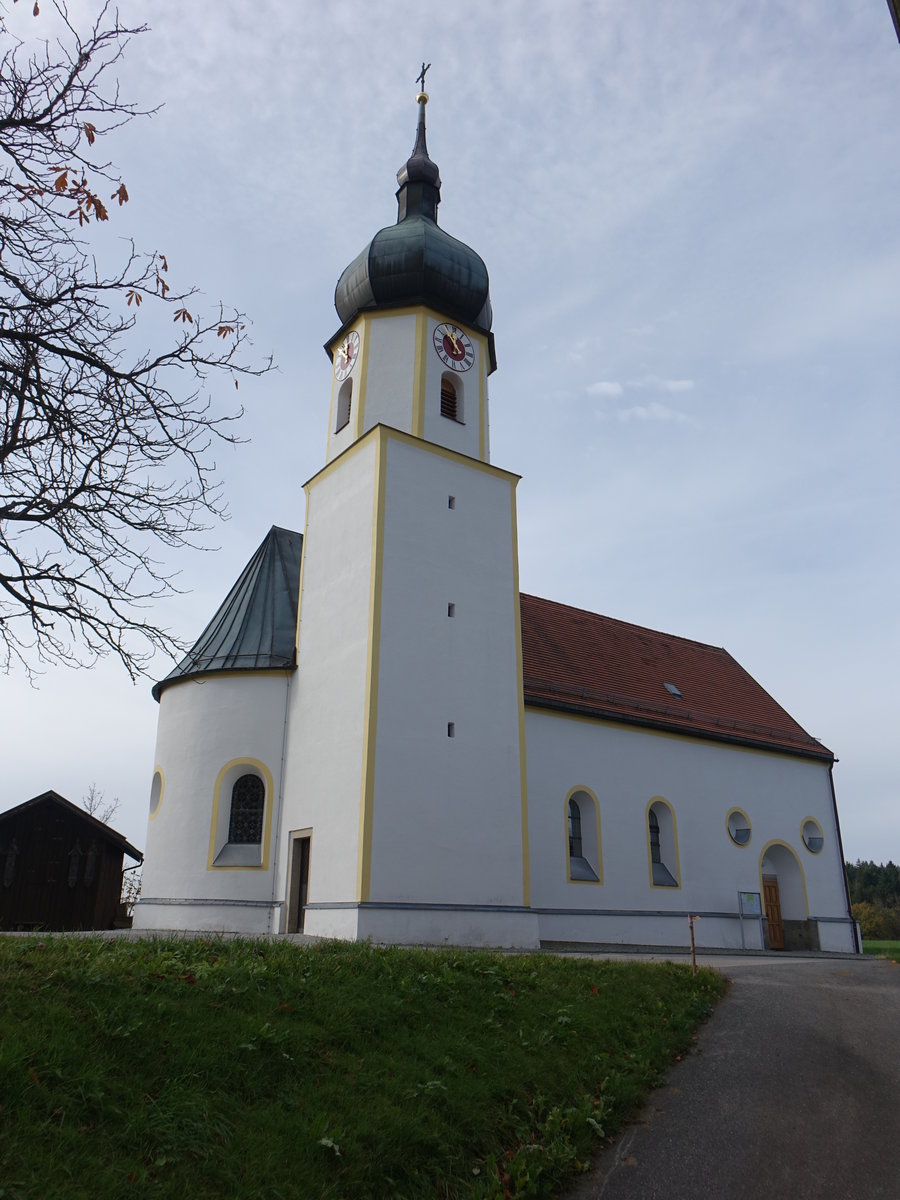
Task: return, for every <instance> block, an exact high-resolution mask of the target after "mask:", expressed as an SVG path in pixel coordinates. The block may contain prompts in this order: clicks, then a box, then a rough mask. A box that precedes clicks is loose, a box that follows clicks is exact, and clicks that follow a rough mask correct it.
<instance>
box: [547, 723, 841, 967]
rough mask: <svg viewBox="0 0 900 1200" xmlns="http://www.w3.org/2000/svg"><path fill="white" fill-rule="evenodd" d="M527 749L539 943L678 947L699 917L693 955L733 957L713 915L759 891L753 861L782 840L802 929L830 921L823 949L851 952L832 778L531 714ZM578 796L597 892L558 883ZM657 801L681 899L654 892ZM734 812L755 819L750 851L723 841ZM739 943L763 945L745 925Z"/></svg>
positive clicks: (819, 769) (726, 751)
mask: <svg viewBox="0 0 900 1200" xmlns="http://www.w3.org/2000/svg"><path fill="white" fill-rule="evenodd" d="M526 741H527V752H528V811H529V821H530V845H531V848H532V854H531V884H532V889H531V892H532V904H533V905H534V906H535V907H536V908H538V909H540V910H542V911H541V916H540V923H541V936H542V938H544V939H545V940H547V939H549V940H554V941H568V940H573V941H596V942H619V941H621V942H633V943H637V944H646V945H685V944H686V943H687V942H688V939H689V934H688V926H687V919H686V916H685V915H684V914H687V913H688V912H694V913H702V914H707V915H706V916H704V917H703V918H702V919H701V921H699V922H698V923H697V924H696V927H695V935H696V938H697V942H698V944H699V945H701V946H702V945H707V946H729V947H739V946H740V944H741V939H740V926H739V924H738V921H737V920H736V919H730V918H728V917H726V916H717V915H715V914H729V913H733V914H736V913H737V908H738V902H737V893H738V890H742V891H749V892H760V891H761V889H762V885H761V882H760V857H761V854H762V851H763V849H764V847H765V846H766V844H767V843H769V842H771V841H773V840H777V841H783V842H785V843H787V844H788V845H789V846H791V847H792V848H793V850H794V851H795V853H796V855H797V858H798V860H799V862H800V865H801V867H802V870H803V875H804V878H805V883H806V892H807V896H808V900H809V915H810V917H813V918H820V919H821V918H829V919H831V920H829V921H822V920H820V923H819V934H820V941H821V943H822V948H823V949H832V950H837V949H841V950H852V949H853V948H854V946H853V942H852V935H851V929H850V926H849V924H847V923H846V922H845V921H844V923H840V922H841V921H842V920H843V919H845V918H846V916H847V911H846V899H845V895H844V888H843V865H842V862H841V856H840V848H839V842H838V836H837V829H836V827H835V819H834V810H833V805H832V797H831V788H830V780H829V769H828V766H827V764H822V763H817V762H814V761H811V760H808V759H801V758H798V757H791V756H788V755H780V754H773V753H767V752H760V751H754V750H749V749H743V748H740V747H734V746H728V745H725V744H719V743H715V742H704V741H701V740H699V739H692V738H686V737H680V736H672V735H662V734H657V733H653V732H650V731H643V730H640V729H637V728H634V727H631V728H629V727H628V726H624V725H619V724H616V723H613V722H604V721H594V720H585V719H581V718H577V717H571V716H566V715H555V714H552V713H549V712H547V711H545V710H539V709H534V708H528V709H526ZM579 786H580V787H586V788H590V789H591V790H592V791H593V792H594V793H595V794H596V796H597V799H598V801H599V811H600V821H601V832H602V845H603V883H602V884H592V883H584V882H569V881H568V880H567V878H566V837H567V830H566V822H565V798H566V796H567V795H568V793H569V792H570V791H571V790H572V789H573V788H574V787H579ZM657 796H660V797H663V798H664V799H666V800H667V801H668V802H669V803H670V804H671V806H672V810H673V812H674V814H675V822H676V827H677V837H678V866H679V867H680V884H681V886H680V887H678V888H665V887H653V886H651V884H650V869H649V853H648V839H647V831H646V810H647V805H648V803H649V802H650V801H651V799H653V798H654V797H657ZM733 807H740V808H741V809H743V811H744V812H745V813H746V814H747V816H748V817H749V819H750V825H751V838H750V842H749V844H748V845H746V846H737V845H735V844H734V842H733V841H732V840H731V838H730V837H729V835H728V831H727V828H726V818H727V814H728V811H729V809H731V808H733ZM809 816H813V817H815V819H816V820H817V821H818V822H819V824H820V825H821V827H822V830H823V833H824V837H825V842H824V845H823V848H822V850H821V851H820V852H819V853H818V854H811V853H810V852H809V851H808V850H807V849H806V848H805V847H804V845H803V842H802V838H801V824H802V821H803V819H804V818H806V817H809ZM667 865H669V864H667ZM590 910H602V913H597V914H594V915H588V914H589V912H590ZM666 913H671V914H673V915H671V916H667V915H664V914H666ZM658 914H663V915H658ZM835 918H837V919H838V920H837V922H836V923H835V922H834V919H835ZM745 939H746V944H747V945H748V946H755V945H758V923H757V924H754V922H753V921H750V920H748V921H746V923H745ZM826 943H827V944H826Z"/></svg>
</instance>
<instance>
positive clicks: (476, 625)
mask: <svg viewBox="0 0 900 1200" xmlns="http://www.w3.org/2000/svg"><path fill="white" fill-rule="evenodd" d="M421 82H422V85H423V87H424V71H423V76H422V77H421ZM427 102H428V96H427V95H426V93H425V92H424V90H423V91H420V93H419V95H418V97H417V104H418V119H417V125H416V135H415V145H414V147H413V151H412V154H411V155H410V157H409V159H408V160H407V161H406V162H405V163H404V165H403V166H402V167H401V168H400V170H399V171H398V173H397V179H398V183H399V188H398V191H397V202H398V216H397V222H396V224H394V225H391V226H389V227H388V228H385V229H382V230H380V231H379V232H378V233H376V234H375V236H374V237H373V238H372V240H371V241H370V242H369V244H368V245H367V246H366V247H365V249H364V250H362V251H361V253H360V254H359V255H357V257H356V258H355V259H354V260H353V262H351V263H350V265H349V266H348V267H347V268H346V270H345V271H344V272H343V273H342V275H341V277H340V279H339V281H338V284H337V288H336V291H335V307H336V309H337V312H338V316H339V318H340V321H341V325H340V328H339V329H338V331H337V332H336V333H335V335H334V336H333V337H332V338H331V339H330V341H329V342H328V343H327V345H326V350H327V351H328V354H329V357H330V358H331V361H332V378H331V393H330V403H329V407H328V440H327V451H326V462H325V465H324V467H323V469H322V470H321V471H319V472H318V473H317V474H316V475H315V476H314V477H313V478H312V479H310V480H309V481H308V483H307V484H306V485H305V492H306V503H307V511H306V529H305V533H304V542H303V564H302V570H301V579H300V601H299V617H298V641H297V673H296V677H295V679H294V680H293V686H292V694H291V699H290V704H289V712H288V723H287V743H286V745H287V750H286V756H285V778H284V802H283V808H282V826H281V834H280V838H279V842H280V847H281V850H280V852H279V855H278V858H279V863H280V866H279V868H278V869H279V870H280V871H281V872H283V876H282V877H281V878H280V880H279V881H277V882H276V893H279V892H280V893H281V894H282V895H286V896H287V897H288V900H287V903H286V910H287V912H288V914H290V903H291V901H290V897H291V894H292V890H293V891H294V892H295V891H296V887H297V881H296V879H295V878H293V873H294V871H295V865H294V860H295V857H296V856H293V855H292V853H291V851H290V847H291V846H292V845H293V844H294V843H298V844H299V840H300V839H302V840H303V841H304V842H305V849H304V854H305V855H306V858H305V860H304V866H303V872H304V883H303V886H304V888H305V889H306V905H305V910H304V928H305V931H306V932H308V933H312V934H321V935H326V936H337V937H350V938H365V937H370V938H372V939H373V940H375V941H394V942H404V941H413V942H429V941H449V942H454V943H457V944H459V943H463V944H465V943H469V944H483V945H516V946H533V945H536V944H537V920H536V917H535V915H534V914H533V913H532V911H531V909H530V907H529V878H528V840H527V838H528V835H527V828H528V825H527V793H526V779H525V732H524V706H523V692H522V651H521V629H520V617H519V589H518V552H517V544H516V499H515V493H516V484H517V482H518V476H516V475H513V474H511V473H509V472H507V471H503V470H500V469H499V468H497V467H494V466H492V465H491V463H490V452H489V436H488V388H487V382H488V376H489V375H490V374H491V372H492V371H493V370H494V369H495V367H496V358H495V354H494V342H493V335H492V334H491V320H492V314H491V304H490V296H489V286H488V273H487V269H486V267H485V265H484V262H483V261H482V259H481V258H480V257H479V256H478V255H477V254H476V253H475V251H474V250H472V249H471V248H470V247H468V246H466V245H464V244H463V243H462V242H460V241H458V240H457V239H455V238H453V237H451V236H450V235H449V234H448V233H446V232H445V231H444V230H443V229H441V228H440V226H439V225H438V223H437V209H438V204H439V202H440V188H441V180H440V174H439V171H438V168H437V166H436V164H435V163H434V162H432V160H431V159H430V157H429V155H428V149H427V145H426V137H425V108H426V104H427ZM297 861H299V859H298V860H297ZM288 920H290V916H288Z"/></svg>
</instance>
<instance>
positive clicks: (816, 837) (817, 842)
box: [803, 817, 825, 854]
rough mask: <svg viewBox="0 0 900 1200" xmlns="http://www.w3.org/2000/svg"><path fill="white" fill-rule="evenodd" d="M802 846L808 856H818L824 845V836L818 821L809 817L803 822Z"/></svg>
mask: <svg viewBox="0 0 900 1200" xmlns="http://www.w3.org/2000/svg"><path fill="white" fill-rule="evenodd" d="M803 845H804V846H805V847H806V848H807V850H808V851H809V852H810V854H818V853H819V851H820V850H821V849H822V847H823V846H824V845H825V836H824V834H823V833H822V826H821V825H820V824H819V822H818V821H814V820H813V818H812V817H809V818H808V819H807V820H805V821H804V822H803Z"/></svg>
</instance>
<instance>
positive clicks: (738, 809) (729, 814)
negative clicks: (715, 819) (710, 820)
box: [725, 804, 753, 850]
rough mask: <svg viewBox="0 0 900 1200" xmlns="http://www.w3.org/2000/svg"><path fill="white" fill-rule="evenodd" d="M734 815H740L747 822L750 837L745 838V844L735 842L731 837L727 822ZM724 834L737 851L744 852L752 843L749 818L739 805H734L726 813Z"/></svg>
mask: <svg viewBox="0 0 900 1200" xmlns="http://www.w3.org/2000/svg"><path fill="white" fill-rule="evenodd" d="M735 813H740V814H741V816H742V817H743V818H744V820H745V821H746V822H747V828H748V829H749V830H750V836H749V837H748V838H747V840H746V842H736V841H735V840H734V838H733V837H732V836H731V827H730V825H729V821H730V820H731V818H732V816H733V815H734V814H735ZM725 832H726V833H727V834H728V840H729V842H731V844H732V846H737V848H738V850H746V849H747V847H748V846H749V845H750V843H751V842H752V841H753V825H752V823H751V821H750V818H749V817H748V816H747V814H746V812H745V811H744V810H743V809H742V808H741V806H740V805H739V804H735V805H734V806H733V807H732V808H729V810H728V812H727V813H726V814H725Z"/></svg>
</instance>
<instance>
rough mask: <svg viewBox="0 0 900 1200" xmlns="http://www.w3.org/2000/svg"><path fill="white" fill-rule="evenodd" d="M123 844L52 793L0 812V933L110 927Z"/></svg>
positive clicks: (133, 854)
mask: <svg viewBox="0 0 900 1200" xmlns="http://www.w3.org/2000/svg"><path fill="white" fill-rule="evenodd" d="M126 854H127V855H128V856H129V858H133V859H134V860H135V862H136V863H140V862H143V858H144V856H143V855H142V854H141V852H140V850H136V849H135V848H134V846H132V845H131V844H130V843H129V842H128V841H126V839H125V838H124V837H123V836H122V835H121V834H120V833H117V832H116V831H115V830H114V829H110V827H109V826H108V825H104V824H103V822H102V821H98V820H97V819H96V817H92V816H91V815H90V814H89V813H87V812H85V811H84V809H82V808H79V807H78V806H77V805H75V804H71V803H70V802H69V801H68V800H66V799H65V798H64V797H63V796H60V795H58V793H56V792H53V791H50V792H44V793H43V795H41V796H35V797H34V799H33V800H27V801H26V802H25V803H24V804H19V805H17V806H16V807H15V808H10V809H8V810H7V811H6V812H4V813H0V930H9V929H47V930H54V929H112V928H113V924H114V922H115V920H116V915H117V912H118V908H119V897H120V895H121V891H122V861H123V857H124V855H126Z"/></svg>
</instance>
